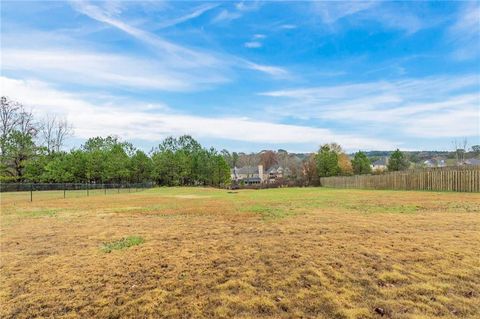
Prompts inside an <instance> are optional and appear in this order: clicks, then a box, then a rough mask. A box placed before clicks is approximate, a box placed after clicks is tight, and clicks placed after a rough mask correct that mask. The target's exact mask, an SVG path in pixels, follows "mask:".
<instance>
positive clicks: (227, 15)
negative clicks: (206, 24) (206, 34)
mask: <svg viewBox="0 0 480 319" xmlns="http://www.w3.org/2000/svg"><path fill="white" fill-rule="evenodd" d="M241 16H242V14H241V13H239V12H230V11H228V10H227V9H224V10H222V11H220V13H219V14H218V15H217V16H216V17H215V18H213V20H212V22H213V23H220V22H228V21H232V20H236V19H238V18H240V17H241Z"/></svg>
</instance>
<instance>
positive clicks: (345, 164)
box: [338, 152, 353, 175]
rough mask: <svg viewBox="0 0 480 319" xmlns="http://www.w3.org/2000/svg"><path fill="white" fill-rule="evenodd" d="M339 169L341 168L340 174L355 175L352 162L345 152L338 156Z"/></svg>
mask: <svg viewBox="0 0 480 319" xmlns="http://www.w3.org/2000/svg"><path fill="white" fill-rule="evenodd" d="M338 167H340V174H342V175H352V174H353V167H352V162H351V161H350V158H349V157H348V155H347V154H345V153H343V152H342V153H340V154H339V155H338Z"/></svg>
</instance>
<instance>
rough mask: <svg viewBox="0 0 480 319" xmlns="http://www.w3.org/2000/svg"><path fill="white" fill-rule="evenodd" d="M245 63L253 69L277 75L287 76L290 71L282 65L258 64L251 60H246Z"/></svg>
mask: <svg viewBox="0 0 480 319" xmlns="http://www.w3.org/2000/svg"><path fill="white" fill-rule="evenodd" d="M245 63H246V65H247V67H248V68H250V69H252V70H256V71H261V72H263V73H267V74H270V75H272V76H275V77H285V76H287V75H288V71H287V70H285V69H283V68H280V67H276V66H269V65H262V64H256V63H252V62H249V61H245Z"/></svg>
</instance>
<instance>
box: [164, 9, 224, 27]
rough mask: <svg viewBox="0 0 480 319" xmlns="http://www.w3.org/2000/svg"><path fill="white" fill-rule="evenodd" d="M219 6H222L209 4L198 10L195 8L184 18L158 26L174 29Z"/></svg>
mask: <svg viewBox="0 0 480 319" xmlns="http://www.w3.org/2000/svg"><path fill="white" fill-rule="evenodd" d="M219 5H220V4H218V3H208V4H203V5H200V6H198V7H196V8H194V9H193V10H192V11H191V12H190V13H187V14H185V15H183V16H180V17H178V18H175V19H171V20H168V21H165V22H162V23H160V24H159V25H158V27H159V28H168V27H172V26H175V25H177V24H180V23H184V22H186V21H189V20H192V19H195V18H198V17H199V16H201V15H203V14H204V13H206V12H208V11H211V10H213V9H215V8H217V7H218V6H219Z"/></svg>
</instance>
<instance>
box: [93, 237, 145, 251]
mask: <svg viewBox="0 0 480 319" xmlns="http://www.w3.org/2000/svg"><path fill="white" fill-rule="evenodd" d="M144 242H145V240H144V239H143V238H142V237H140V236H128V237H124V238H122V239H120V240H116V241H112V242H109V243H103V244H102V247H101V249H102V251H103V252H104V253H110V252H112V251H114V250H120V249H125V248H129V247H132V246H137V245H140V244H143V243H144Z"/></svg>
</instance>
